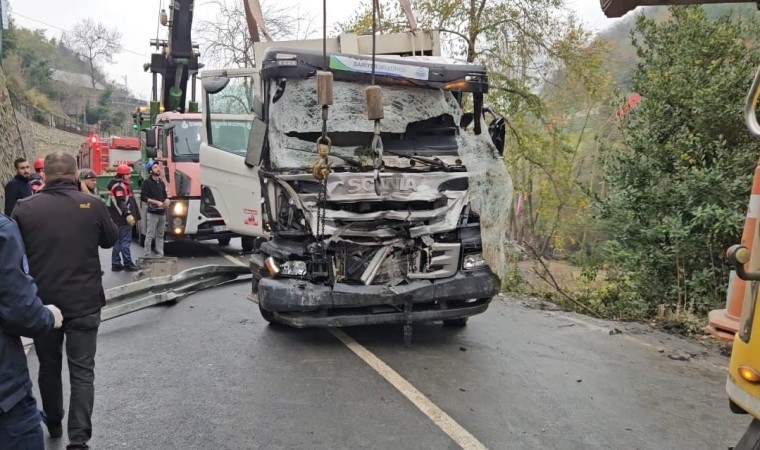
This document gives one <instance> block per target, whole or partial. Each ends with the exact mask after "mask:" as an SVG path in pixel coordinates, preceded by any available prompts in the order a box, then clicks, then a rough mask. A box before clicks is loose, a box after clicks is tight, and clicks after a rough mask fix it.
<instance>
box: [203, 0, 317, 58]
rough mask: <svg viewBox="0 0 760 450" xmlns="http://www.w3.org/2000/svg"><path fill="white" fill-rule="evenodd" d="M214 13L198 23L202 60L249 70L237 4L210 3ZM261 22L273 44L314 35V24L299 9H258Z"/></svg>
mask: <svg viewBox="0 0 760 450" xmlns="http://www.w3.org/2000/svg"><path fill="white" fill-rule="evenodd" d="M209 4H211V5H214V6H215V7H216V9H217V12H216V15H215V16H214V17H213V18H212V19H208V20H202V21H200V22H199V23H198V28H197V29H198V36H199V41H200V43H201V49H202V50H203V54H204V58H205V59H206V61H207V62H208V64H210V65H212V66H215V67H253V66H254V59H255V55H254V54H253V42H252V41H251V37H250V36H251V35H250V32H249V31H248V23H247V22H246V18H245V11H244V9H243V2H242V1H241V0H211V1H209ZM261 7H262V10H263V11H262V14H263V15H264V22H265V23H266V27H267V29H268V30H269V34H270V35H271V37H272V38H273V39H275V40H288V39H305V38H307V37H309V36H311V35H312V34H314V32H315V28H314V20H313V18H312V17H311V16H309V15H307V14H302V13H301V11H300V10H299V9H295V10H294V8H292V7H286V6H275V5H274V3H273V2H265V3H263V4H262V5H261Z"/></svg>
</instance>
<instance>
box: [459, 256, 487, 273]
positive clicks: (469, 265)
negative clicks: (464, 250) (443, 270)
mask: <svg viewBox="0 0 760 450" xmlns="http://www.w3.org/2000/svg"><path fill="white" fill-rule="evenodd" d="M485 265H486V260H485V259H483V255H482V254H481V253H473V254H472V255H465V256H464V260H463V261H462V268H463V269H464V270H472V269H477V268H478V267H483V266H485Z"/></svg>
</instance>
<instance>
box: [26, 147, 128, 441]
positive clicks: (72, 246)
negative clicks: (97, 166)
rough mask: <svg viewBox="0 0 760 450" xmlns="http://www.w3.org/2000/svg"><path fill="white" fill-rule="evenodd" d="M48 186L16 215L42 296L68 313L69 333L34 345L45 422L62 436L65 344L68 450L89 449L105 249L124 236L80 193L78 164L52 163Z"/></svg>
mask: <svg viewBox="0 0 760 450" xmlns="http://www.w3.org/2000/svg"><path fill="white" fill-rule="evenodd" d="M45 177H46V179H47V184H46V185H45V187H44V188H43V189H42V191H40V193H39V194H37V195H34V196H32V197H29V198H25V199H23V200H21V201H20V202H19V203H18V205H17V206H16V209H15V211H14V212H13V219H15V220H16V222H17V223H18V227H19V229H20V230H21V235H22V237H23V238H24V243H25V244H26V249H27V255H28V256H29V273H30V274H31V275H32V276H33V277H34V279H35V280H36V281H37V286H38V287H39V296H40V298H41V299H42V301H43V302H44V303H46V304H52V305H55V306H57V307H58V308H60V309H61V312H62V313H63V327H62V328H61V330H59V331H52V332H50V333H48V334H46V335H44V336H38V337H37V338H35V340H34V347H35V350H36V352H37V357H38V358H39V361H40V373H39V379H38V383H39V388H40V394H41V396H42V408H43V412H44V414H43V419H42V420H43V422H44V423H45V425H46V426H47V428H48V432H49V433H50V436H51V437H60V436H61V435H62V434H63V427H62V420H63V417H64V411H63V387H62V383H61V361H62V346H63V343H64V337H65V343H66V356H67V358H68V363H69V375H70V384H71V397H70V399H69V419H68V433H69V445H68V447H67V448H68V449H77V448H83V449H86V448H88V446H87V442H88V441H89V440H90V438H91V437H92V420H91V419H92V408H93V403H94V398H95V388H94V385H93V381H94V379H95V348H96V343H97V335H98V327H99V326H100V310H101V308H103V306H105V304H106V301H105V294H104V292H103V284H102V279H101V271H100V258H99V256H98V247H99V246H100V247H101V248H110V247H112V246H113V245H114V243H116V238H117V237H118V229H117V228H116V225H114V223H113V222H112V221H111V218H110V217H109V216H108V212H107V211H106V208H105V206H104V205H103V203H102V202H100V201H98V200H97V199H94V198H93V197H91V196H89V195H87V194H84V193H82V192H79V189H78V183H77V181H78V180H77V166H76V161H75V160H74V157H73V156H71V155H67V154H65V153H62V152H57V153H52V154H50V155H48V156H47V157H46V158H45Z"/></svg>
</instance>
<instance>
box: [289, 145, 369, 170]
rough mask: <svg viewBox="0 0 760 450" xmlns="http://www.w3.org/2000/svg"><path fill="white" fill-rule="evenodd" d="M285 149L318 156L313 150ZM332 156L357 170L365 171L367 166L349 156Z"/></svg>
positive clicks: (331, 154) (332, 154)
mask: <svg viewBox="0 0 760 450" xmlns="http://www.w3.org/2000/svg"><path fill="white" fill-rule="evenodd" d="M285 148H286V149H288V150H293V151H296V152H301V153H308V154H310V155H314V156H317V154H316V153H315V152H312V151H311V150H304V149H302V148H290V147H285ZM330 156H333V157H335V158H338V159H341V160H343V161H345V162H347V163H348V164H349V165H350V166H352V167H353V168H355V169H359V170H364V167H365V166H364V164H362V162H361V161H359V160H356V159H353V158H349V157H348V156H341V155H336V154H335V153H330Z"/></svg>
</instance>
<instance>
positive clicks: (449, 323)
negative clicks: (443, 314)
mask: <svg viewBox="0 0 760 450" xmlns="http://www.w3.org/2000/svg"><path fill="white" fill-rule="evenodd" d="M467 319H469V317H460V318H459V319H449V320H444V321H443V326H444V327H451V328H462V327H465V326H467Z"/></svg>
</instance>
